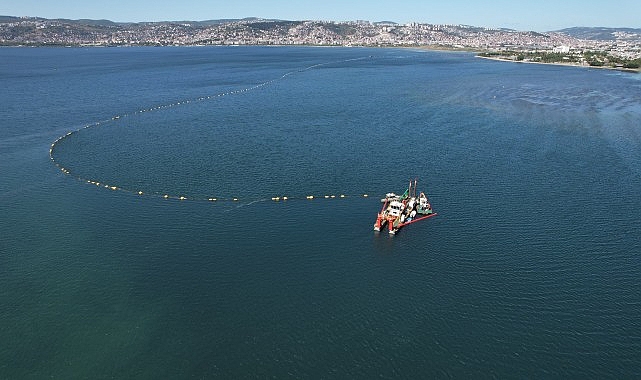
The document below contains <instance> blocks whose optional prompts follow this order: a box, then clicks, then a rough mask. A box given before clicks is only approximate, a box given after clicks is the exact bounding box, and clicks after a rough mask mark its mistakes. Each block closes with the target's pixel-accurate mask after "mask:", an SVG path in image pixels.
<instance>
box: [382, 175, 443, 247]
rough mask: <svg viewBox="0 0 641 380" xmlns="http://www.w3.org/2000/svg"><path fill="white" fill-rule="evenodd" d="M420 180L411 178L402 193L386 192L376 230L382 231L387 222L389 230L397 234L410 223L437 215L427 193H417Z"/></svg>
mask: <svg viewBox="0 0 641 380" xmlns="http://www.w3.org/2000/svg"><path fill="white" fill-rule="evenodd" d="M417 184H418V180H416V179H414V180H410V181H409V186H408V187H407V190H405V192H404V193H403V194H402V195H396V194H395V193H387V194H385V198H383V199H381V202H382V203H383V208H381V211H380V212H379V213H378V216H377V217H376V223H374V231H380V230H381V229H382V228H384V226H385V225H386V224H387V228H388V231H389V233H390V234H391V235H395V234H396V233H397V232H398V230H400V229H401V228H402V227H404V226H407V225H408V224H412V223H416V222H418V221H421V220H425V219H428V218H431V217H433V216H436V215H437V214H436V213H435V212H434V210H433V209H432V205H431V204H430V201H429V199H428V198H427V195H425V193H423V192H420V193H419V194H418V195H416V188H417Z"/></svg>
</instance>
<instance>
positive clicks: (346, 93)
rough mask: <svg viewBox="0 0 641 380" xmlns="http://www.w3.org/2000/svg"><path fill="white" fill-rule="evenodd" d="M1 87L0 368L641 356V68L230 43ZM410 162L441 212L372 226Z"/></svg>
mask: <svg viewBox="0 0 641 380" xmlns="http://www.w3.org/2000/svg"><path fill="white" fill-rule="evenodd" d="M0 78H1V79H2V83H3V87H4V88H5V90H4V91H3V92H0V97H1V99H2V103H3V108H2V110H0V112H1V114H0V115H1V116H2V118H1V119H2V122H1V123H2V124H1V125H2V132H1V133H2V134H1V137H0V172H1V173H2V179H1V180H0V211H1V212H2V215H3V217H2V218H1V219H0V289H2V290H1V291H0V318H1V319H2V321H3V323H2V325H1V327H0V359H1V360H0V363H1V364H0V378H42V377H54V378H70V377H81V378H82V377H88V378H103V377H104V378H113V377H115V378H158V377H171V378H192V377H196V378H203V377H205V378H208V377H225V378H244V377H252V378H253V377H278V378H283V377H292V378H301V377H303V378H306V377H330V378H335V377H339V378H342V377H359V378H372V377H384V378H398V377H405V378H416V377H501V378H505V377H570V376H571V377H590V378H594V377H596V378H604V377H613V378H622V377H634V376H635V375H638V374H639V373H640V372H641V367H640V366H639V364H638V357H639V356H641V333H640V331H641V326H640V325H639V322H638V315H639V313H640V312H641V294H640V292H639V289H640V288H641V283H640V280H639V279H640V278H641V261H640V259H639V253H640V252H641V232H639V231H640V230H641V229H640V228H641V217H639V215H641V214H640V213H639V212H638V211H637V210H639V209H640V207H639V206H640V204H641V198H640V197H639V195H638V190H639V188H640V185H641V171H640V169H639V168H640V167H641V166H640V164H641V127H640V126H641V91H639V90H640V89H641V81H640V80H639V76H638V75H633V74H626V73H619V72H614V71H607V70H588V69H580V68H567V67H555V66H543V65H519V64H508V63H502V62H493V61H487V60H480V59H476V58H474V57H473V55H471V54H467V53H440V52H426V51H412V50H392V49H389V50H388V49H321V48H285V47H279V48H258V47H247V48H126V49H121V48H119V49H0ZM219 95H224V96H219ZM141 111H144V112H141ZM86 126H89V127H86ZM68 132H73V133H72V134H71V135H70V136H69V137H67V138H64V139H62V140H59V141H58V142H57V143H56V145H55V149H54V152H53V153H54V158H55V162H56V163H58V164H59V165H60V166H62V167H64V168H65V169H66V170H68V171H69V172H70V174H69V175H65V174H63V173H62V172H61V171H60V170H59V168H57V167H56V166H55V165H54V164H52V162H51V161H50V159H49V155H48V153H49V148H50V145H51V143H52V142H54V141H56V139H58V138H59V137H61V136H64V135H65V134H66V133H68ZM414 177H418V178H419V185H420V187H421V188H423V189H425V190H427V193H428V194H429V195H430V197H431V200H432V203H433V205H434V208H435V209H436V211H438V213H439V216H438V217H436V218H432V219H430V220H428V221H425V222H421V223H417V224H413V225H411V226H408V227H406V228H405V229H403V230H402V231H401V233H400V234H399V235H398V236H395V237H389V236H387V234H380V235H375V234H374V233H373V232H372V231H371V230H372V224H373V222H374V219H375V216H376V212H377V211H378V208H379V207H380V204H379V202H378V198H379V197H380V196H381V195H383V194H384V193H386V192H389V191H397V192H398V191H402V190H404V187H405V183H406V181H407V180H408V179H409V178H414ZM86 180H92V181H96V182H100V183H101V184H109V185H111V186H114V187H117V188H119V189H124V190H126V191H111V190H109V189H105V188H104V187H97V186H95V185H92V184H87V183H86ZM138 191H142V192H143V195H142V196H139V195H137V194H136V192H138ZM164 194H170V195H172V197H175V196H185V197H186V198H188V199H187V200H185V201H179V200H177V199H175V198H174V199H163V198H162V195H164ZM310 194H314V195H315V196H316V198H317V199H314V200H313V201H307V200H305V199H304V197H305V196H306V195H310ZM329 194H332V195H336V196H337V197H336V198H334V199H331V198H330V199H324V197H323V196H324V195H329ZM339 194H344V195H347V197H346V198H340V197H338V195H339ZM363 194H369V195H370V197H367V198H364V197H363V196H362V195H363ZM282 195H288V196H290V197H291V198H293V199H292V200H290V201H288V202H279V203H276V202H272V201H271V200H269V199H270V198H271V197H273V196H282ZM209 197H219V198H221V199H227V200H226V201H219V202H216V203H213V202H207V201H206V200H205V199H207V198H209ZM232 197H237V198H238V199H239V200H238V201H237V202H232V201H229V199H230V198H232ZM301 198H303V199H301Z"/></svg>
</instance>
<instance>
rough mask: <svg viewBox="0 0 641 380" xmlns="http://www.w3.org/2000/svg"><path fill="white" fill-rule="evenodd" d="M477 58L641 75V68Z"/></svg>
mask: <svg viewBox="0 0 641 380" xmlns="http://www.w3.org/2000/svg"><path fill="white" fill-rule="evenodd" d="M476 58H482V59H489V60H492V61H499V62H510V63H529V64H534V65H552V66H565V67H579V68H584V69H601V70H614V71H621V72H625V73H630V74H641V68H640V69H627V68H625V67H612V66H590V65H582V64H579V63H565V62H533V61H515V60H513V59H508V58H503V57H500V56H496V57H484V56H482V55H478V54H477V55H476Z"/></svg>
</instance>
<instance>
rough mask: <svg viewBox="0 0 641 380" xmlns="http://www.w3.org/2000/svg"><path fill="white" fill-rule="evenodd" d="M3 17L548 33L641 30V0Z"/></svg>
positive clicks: (83, 5)
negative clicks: (263, 21) (250, 20)
mask: <svg viewBox="0 0 641 380" xmlns="http://www.w3.org/2000/svg"><path fill="white" fill-rule="evenodd" d="M0 15H3V16H33V17H44V18H66V19H106V20H111V21H118V22H141V21H183V20H189V21H203V20H213V19H226V18H245V17H260V18H273V19H282V20H327V21H354V20H367V21H372V22H373V21H394V22H398V23H403V24H404V23H408V22H420V23H430V24H465V25H472V26H481V27H489V28H499V27H501V28H511V29H516V30H533V31H537V32H545V31H552V30H558V29H562V28H568V27H573V26H604V27H632V28H641V0H618V1H614V2H607V1H603V0H599V1H594V0H538V1H520V0H492V1H490V0H485V1H483V0H478V1H473V0H438V1H435V0H281V1H270V0H225V1H220V0H180V1H177V0H176V1H167V0H101V1H96V0H55V1H49V0H44V1H43V0H0Z"/></svg>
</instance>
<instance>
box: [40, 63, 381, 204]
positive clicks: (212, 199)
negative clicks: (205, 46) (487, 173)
mask: <svg viewBox="0 0 641 380" xmlns="http://www.w3.org/2000/svg"><path fill="white" fill-rule="evenodd" d="M370 57H371V56H370ZM370 57H358V58H351V59H346V60H341V61H333V62H325V63H318V64H314V65H311V66H307V67H305V68H302V69H299V70H294V71H289V72H286V73H285V74H283V75H281V76H280V77H278V78H275V79H271V80H268V81H265V82H262V83H259V84H256V85H254V86H251V87H247V88H243V89H238V90H233V91H228V92H223V93H219V94H215V95H208V96H201V97H198V98H195V99H187V100H182V101H177V102H175V103H170V104H164V105H157V106H154V107H149V108H143V109H140V110H138V111H136V112H134V113H135V114H140V113H146V112H154V111H160V110H165V109H168V108H172V107H176V106H181V105H186V104H190V103H193V102H202V101H207V100H212V99H216V98H219V97H223V96H229V95H236V94H241V93H245V92H248V91H253V90H257V89H260V88H262V87H264V86H267V85H270V84H273V83H275V82H278V81H281V80H283V79H285V78H287V77H288V76H290V75H293V74H296V73H302V72H305V71H309V70H313V69H315V68H318V67H322V66H327V65H331V64H336V63H344V62H351V61H359V60H364V59H367V58H370ZM129 116H131V114H121V115H114V116H112V117H111V118H110V119H106V120H101V121H96V122H94V123H92V124H87V125H84V126H83V127H80V128H78V129H75V130H73V131H70V132H67V133H65V134H64V135H62V136H60V137H58V138H57V139H56V140H54V141H53V143H52V144H51V147H50V148H49V159H50V160H51V161H52V162H53V163H54V165H55V166H56V167H57V168H58V169H60V171H61V172H62V173H63V174H65V175H68V176H71V177H74V178H75V179H77V180H79V181H81V182H85V183H87V184H90V185H94V186H96V187H99V188H104V189H108V190H111V191H122V192H126V193H131V194H134V195H138V196H154V197H160V198H162V199H167V200H170V199H171V200H179V201H207V202H212V203H215V202H225V201H227V202H239V201H240V198H239V197H213V196H209V197H192V196H188V195H170V194H169V193H159V192H146V191H143V190H133V189H128V188H126V187H122V186H118V185H114V184H106V183H104V182H102V181H99V180H94V179H90V178H85V177H82V176H80V175H76V174H74V173H72V172H71V171H70V170H69V169H68V168H66V167H65V166H63V165H62V164H61V163H60V162H59V161H58V160H56V158H55V150H56V148H58V145H59V144H60V143H61V142H63V141H64V140H66V139H68V138H70V137H72V136H74V135H75V134H77V133H80V132H82V131H84V130H86V129H89V128H96V127H100V126H103V125H106V124H108V123H113V122H117V121H119V120H121V119H124V118H126V117H129ZM368 196H369V195H368V194H357V195H354V194H352V195H349V194H338V195H336V194H323V195H314V194H307V195H302V196H290V195H286V196H285V195H278V196H273V197H271V198H264V199H256V198H254V199H244V200H250V201H268V200H270V199H271V201H274V202H281V201H282V202H284V201H289V200H297V199H303V200H314V199H345V198H350V197H362V198H367V197H368Z"/></svg>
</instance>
